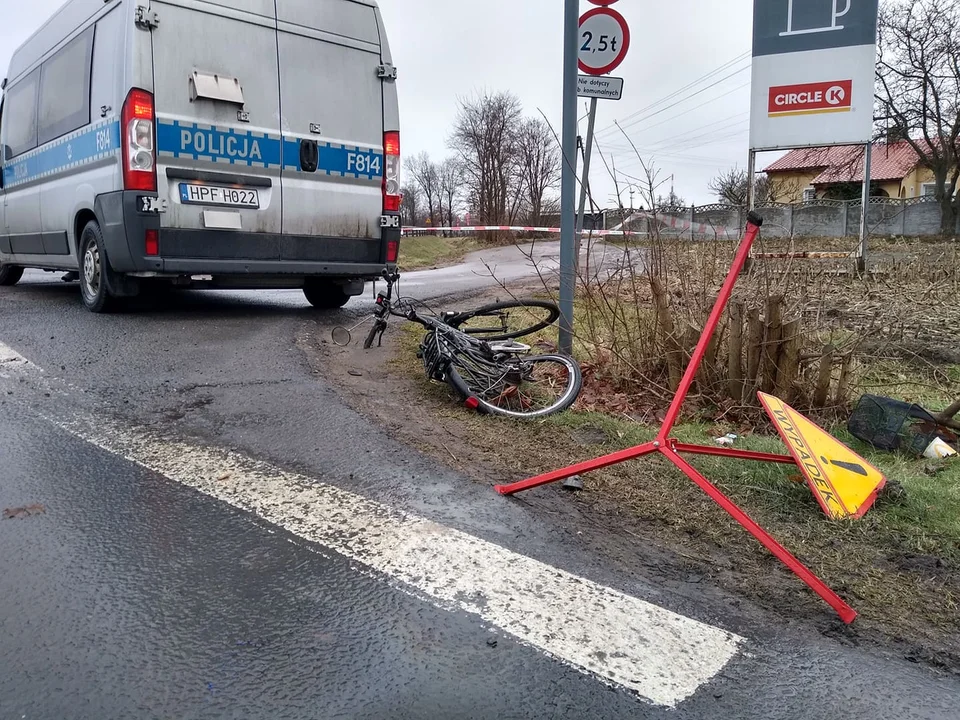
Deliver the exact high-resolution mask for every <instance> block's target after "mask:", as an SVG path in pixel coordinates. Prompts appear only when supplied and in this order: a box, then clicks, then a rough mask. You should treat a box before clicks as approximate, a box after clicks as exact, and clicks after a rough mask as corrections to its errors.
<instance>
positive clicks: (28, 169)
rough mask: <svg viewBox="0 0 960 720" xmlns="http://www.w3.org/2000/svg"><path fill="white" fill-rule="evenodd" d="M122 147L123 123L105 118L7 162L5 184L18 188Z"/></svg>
mask: <svg viewBox="0 0 960 720" xmlns="http://www.w3.org/2000/svg"><path fill="white" fill-rule="evenodd" d="M119 150H120V123H119V122H118V121H117V120H115V119H113V120H105V121H103V122H99V123H97V124H96V125H91V126H90V127H87V128H84V129H83V130H78V131H77V132H73V133H69V134H67V135H64V136H63V137H62V138H58V139H57V140H54V141H53V142H50V143H47V144H46V145H43V146H41V147H39V148H37V149H36V150H31V151H30V152H28V153H25V154H23V155H21V156H19V157H17V158H16V159H15V160H14V161H13V162H10V163H8V164H6V165H5V166H4V168H3V184H4V187H7V188H14V187H17V186H18V185H23V184H25V183H28V182H32V181H34V180H39V179H41V178H45V177H49V176H50V175H54V174H56V173H60V172H63V171H65V170H72V169H74V168H79V167H82V166H84V165H88V164H89V163H92V162H96V161H97V160H101V159H103V158H107V157H111V156H115V155H116V154H117V152H119Z"/></svg>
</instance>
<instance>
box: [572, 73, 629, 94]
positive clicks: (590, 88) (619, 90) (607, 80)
mask: <svg viewBox="0 0 960 720" xmlns="http://www.w3.org/2000/svg"><path fill="white" fill-rule="evenodd" d="M577 95H579V96H580V97H586V98H599V99H600V100H619V99H620V98H622V97H623V78H616V77H609V76H607V75H598V76H594V75H580V76H579V77H578V78H577Z"/></svg>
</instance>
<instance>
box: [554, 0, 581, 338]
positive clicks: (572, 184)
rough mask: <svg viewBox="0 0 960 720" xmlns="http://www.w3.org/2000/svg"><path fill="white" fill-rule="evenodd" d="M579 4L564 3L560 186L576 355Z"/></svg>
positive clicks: (563, 330) (563, 322)
mask: <svg viewBox="0 0 960 720" xmlns="http://www.w3.org/2000/svg"><path fill="white" fill-rule="evenodd" d="M579 31H580V2H579V0H564V32H563V177H562V181H561V184H560V219H561V222H560V342H559V349H560V352H561V353H565V354H568V355H569V354H572V353H573V297H574V293H575V291H576V281H577V275H576V243H577V239H576V204H575V203H576V191H577V178H576V175H577V69H578V63H579V55H580V52H579V51H580V47H579V43H578V41H579V39H580V37H579V36H580V32H579Z"/></svg>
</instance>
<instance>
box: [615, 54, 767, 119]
mask: <svg viewBox="0 0 960 720" xmlns="http://www.w3.org/2000/svg"><path fill="white" fill-rule="evenodd" d="M749 69H750V66H749V65H746V66H745V67H742V68H740V69H739V70H736V71H735V72H732V73H730V74H729V75H724V76H723V77H722V78H720V79H719V80H717V81H715V82H712V83H710V84H709V85H707V86H706V87H704V88H702V89H700V90H697V91H696V92H695V93H692V94H690V95H688V96H687V97H684V98H680V99H679V100H677V101H676V102H675V103H672V104H671V105H667V106H666V107H664V108H661V109H660V110H656V111H654V112H652V113H650V114H649V115H646V116H644V117H642V118H638V119H636V120H633V121H632V122H629V123H622V124H620V129H621V130H624V131H625V130H626V129H627V128H629V127H633V126H635V125H637V123H641V122H644V121H645V120H649V119H650V118H652V117H656V116H657V115H660V114H661V113H664V112H666V111H667V110H670V109H672V108H675V107H676V106H677V105H682V104H683V103H685V102H687V101H688V100H692V99H693V98H695V97H696V96H697V95H699V94H700V93H703V92H706V91H707V90H709V89H710V88H713V87H716V86H717V85H719V84H720V83H722V82H726V81H727V80H729V79H730V78H732V77H735V76H737V75H739V74H740V73H742V72H744V71H746V70H749ZM749 84H750V83H749V81H748V82H746V83H744V84H743V85H740V86H738V87H736V88H734V89H733V90H730V91H728V92H726V93H724V94H723V95H721V96H719V97H725V96H726V95H730V94H731V93H733V92H736V91H737V90H740V89H741V88H744V87H746V86H747V85H749ZM717 99H719V98H714V100H717ZM711 102H712V101H711Z"/></svg>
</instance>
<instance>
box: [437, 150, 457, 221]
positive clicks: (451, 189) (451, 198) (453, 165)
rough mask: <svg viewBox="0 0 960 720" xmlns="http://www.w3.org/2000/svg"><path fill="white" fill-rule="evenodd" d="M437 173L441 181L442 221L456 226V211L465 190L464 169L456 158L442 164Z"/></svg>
mask: <svg viewBox="0 0 960 720" xmlns="http://www.w3.org/2000/svg"><path fill="white" fill-rule="evenodd" d="M437 172H438V175H439V180H440V221H441V222H445V223H447V224H448V225H456V219H455V214H454V211H455V210H456V207H457V204H458V202H459V200H460V197H461V192H462V190H463V168H461V167H460V163H459V162H458V161H457V160H456V159H455V158H447V159H446V160H444V161H443V162H442V163H440V167H439V168H438V170H437ZM444 213H446V214H444Z"/></svg>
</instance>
